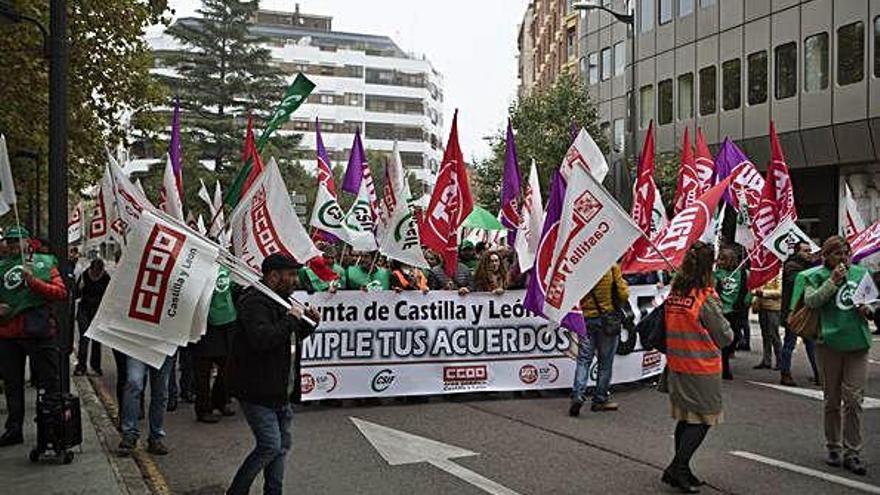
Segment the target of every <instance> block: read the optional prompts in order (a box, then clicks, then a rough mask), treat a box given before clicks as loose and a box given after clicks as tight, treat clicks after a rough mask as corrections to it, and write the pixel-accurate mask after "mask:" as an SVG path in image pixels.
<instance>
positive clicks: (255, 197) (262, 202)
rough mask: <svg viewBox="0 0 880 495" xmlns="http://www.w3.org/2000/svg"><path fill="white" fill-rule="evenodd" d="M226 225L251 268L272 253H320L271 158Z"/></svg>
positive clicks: (236, 250)
mask: <svg viewBox="0 0 880 495" xmlns="http://www.w3.org/2000/svg"><path fill="white" fill-rule="evenodd" d="M230 225H231V228H232V250H233V252H234V253H235V254H236V256H238V257H239V258H241V259H242V260H243V261H244V262H245V263H247V264H248V265H249V266H250V267H251V268H252V269H254V270H255V271H259V270H260V265H261V264H262V263H263V259H265V258H266V257H267V256H269V255H270V254H273V253H282V254H287V255H290V256H293V257H294V258H296V260H297V261H299V262H300V263H305V262H307V261H308V260H310V259H312V258H314V257H315V256H319V255H320V254H321V252H320V251H319V250H318V248H316V247H315V245H314V243H312V240H311V239H310V238H309V235H308V233H307V232H306V230H305V228H303V225H302V224H301V223H300V222H299V219H298V217H297V216H296V212H295V211H294V209H293V205H292V204H291V203H290V194H288V192H287V188H286V187H285V186H284V180H283V179H282V178H281V173H280V172H279V171H278V165H277V164H276V163H275V159H274V158H273V159H272V160H270V161H269V165H268V166H266V169H265V170H263V173H261V174H260V175H259V176H258V177H257V179H256V180H255V181H254V183H253V184H252V185H251V187H250V189H248V191H247V193H246V194H245V195H244V197H243V198H242V199H241V201H240V202H239V203H238V206H236V208H235V210H234V211H233V212H232V217H231V222H230ZM371 235H372V234H371Z"/></svg>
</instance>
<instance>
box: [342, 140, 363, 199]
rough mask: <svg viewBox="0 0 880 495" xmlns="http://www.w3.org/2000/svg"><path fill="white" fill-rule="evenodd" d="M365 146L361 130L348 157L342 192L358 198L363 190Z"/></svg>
mask: <svg viewBox="0 0 880 495" xmlns="http://www.w3.org/2000/svg"><path fill="white" fill-rule="evenodd" d="M365 161H366V156H365V155H364V145H363V143H361V130H360V129H358V130H356V131H355V133H354V144H352V145H351V155H349V157H348V168H347V169H346V170H345V179H344V180H343V181H342V190H343V191H345V192H348V193H351V194H354V195H355V196H357V194H358V192H359V191H360V189H361V180H362V179H363V178H364V162H365Z"/></svg>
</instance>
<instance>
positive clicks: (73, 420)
mask: <svg viewBox="0 0 880 495" xmlns="http://www.w3.org/2000/svg"><path fill="white" fill-rule="evenodd" d="M35 421H36V422H37V447H36V448H35V449H33V450H31V453H30V456H29V458H30V460H31V462H37V461H38V460H39V459H40V456H41V455H42V454H44V453H46V452H48V451H50V450H51V451H54V452H55V455H57V456H63V458H62V461H63V462H64V464H70V463H71V462H72V461H73V452H72V451H71V450H70V449H71V448H73V447H75V446H77V445H81V444H82V411H81V409H80V404H79V397H76V396H75V395H71V394H64V395H60V394H57V395H56V394H52V395H49V394H43V393H41V394H39V395H38V396H37V418H36V420H35Z"/></svg>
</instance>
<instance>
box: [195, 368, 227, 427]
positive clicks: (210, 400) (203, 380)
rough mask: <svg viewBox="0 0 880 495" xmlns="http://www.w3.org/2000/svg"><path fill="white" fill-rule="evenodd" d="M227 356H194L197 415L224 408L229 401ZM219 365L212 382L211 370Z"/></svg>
mask: <svg viewBox="0 0 880 495" xmlns="http://www.w3.org/2000/svg"><path fill="white" fill-rule="evenodd" d="M226 362H227V358H226V356H208V357H201V356H193V364H194V366H193V370H194V372H195V373H194V374H195V382H194V385H195V392H196V401H195V402H196V403H195V409H196V415H201V414H209V413H211V412H212V411H213V410H214V409H220V410H222V409H223V408H224V407H225V406H226V403H227V402H229V390H228V388H227V385H226ZM215 365H216V366H217V376H216V377H215V378H214V383H213V385H212V384H211V371H212V370H213V369H214V366H215Z"/></svg>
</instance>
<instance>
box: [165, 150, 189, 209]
mask: <svg viewBox="0 0 880 495" xmlns="http://www.w3.org/2000/svg"><path fill="white" fill-rule="evenodd" d="M159 209H160V210H162V211H164V212H165V213H167V214H169V215H171V217H172V218H176V219H178V220H183V219H184V216H183V198H181V197H180V189H178V186H177V177H175V176H174V168H173V167H172V166H171V155H166V160H165V173H164V174H163V175H162V188H161V189H160V190H159Z"/></svg>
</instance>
